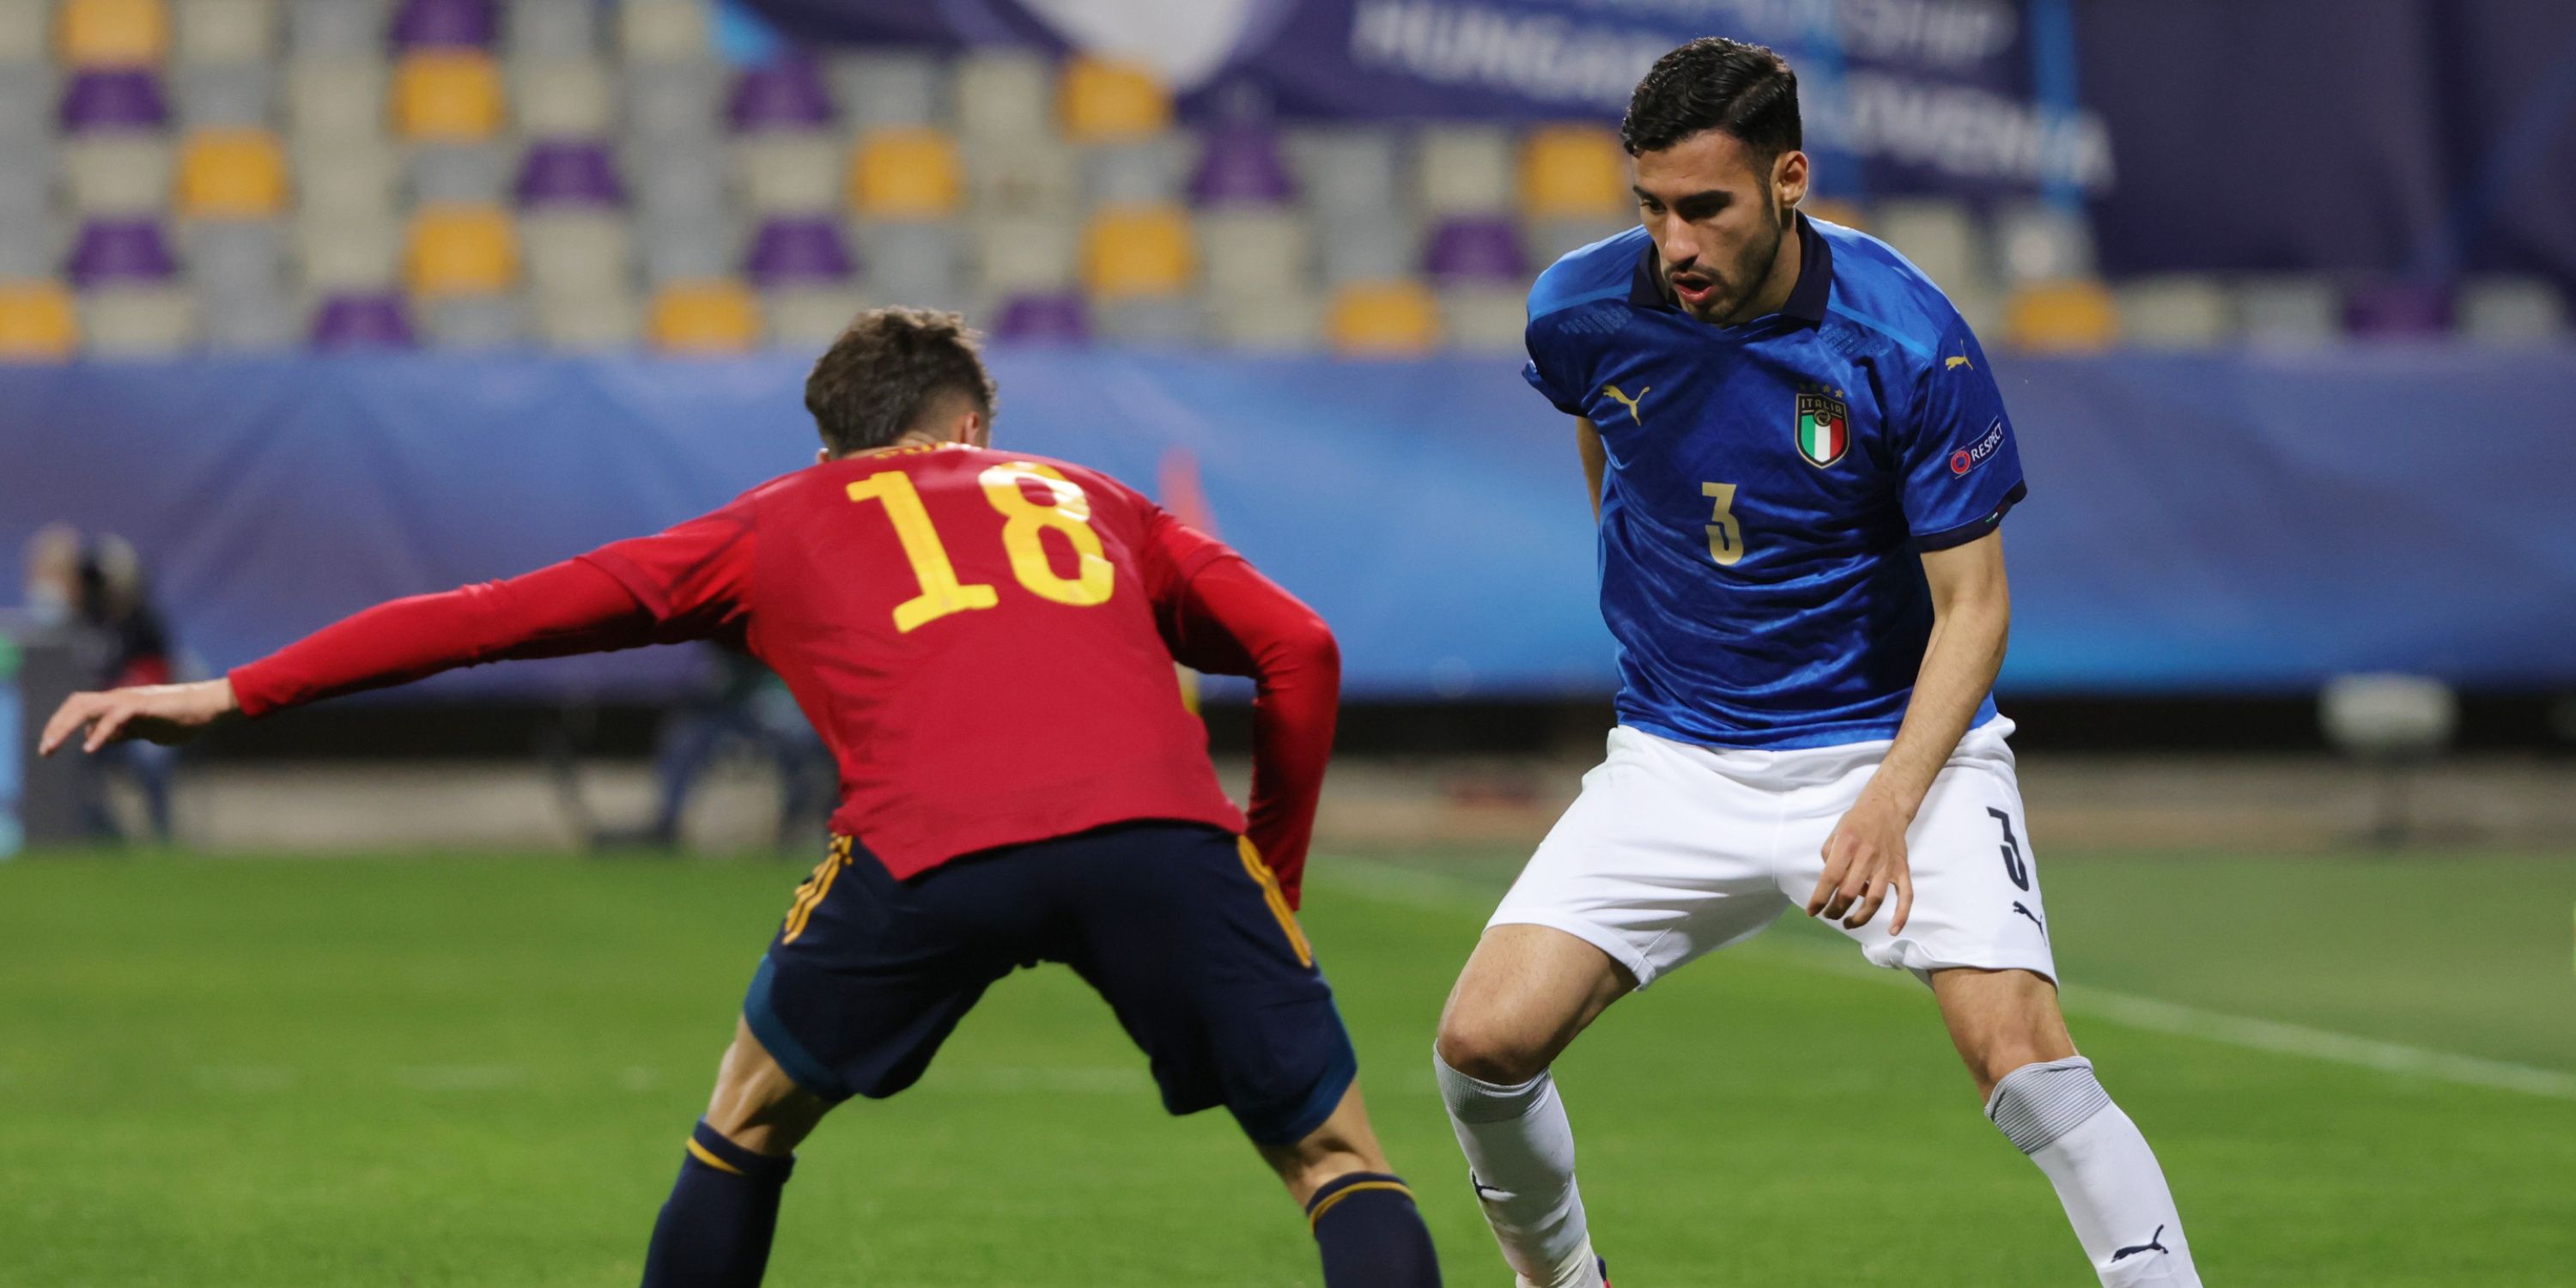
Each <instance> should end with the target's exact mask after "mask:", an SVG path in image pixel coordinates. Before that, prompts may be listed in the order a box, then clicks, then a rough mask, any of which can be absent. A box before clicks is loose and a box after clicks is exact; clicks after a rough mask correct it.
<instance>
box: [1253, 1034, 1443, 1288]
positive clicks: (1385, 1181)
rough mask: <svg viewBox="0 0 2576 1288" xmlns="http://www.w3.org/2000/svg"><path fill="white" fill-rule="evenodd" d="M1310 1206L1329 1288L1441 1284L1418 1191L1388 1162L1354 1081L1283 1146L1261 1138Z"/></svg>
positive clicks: (1291, 1191)
mask: <svg viewBox="0 0 2576 1288" xmlns="http://www.w3.org/2000/svg"><path fill="white" fill-rule="evenodd" d="M1256 1147H1257V1148H1258V1149H1260V1151H1261V1157H1262V1159H1263V1160H1264V1161H1266V1162H1268V1163H1269V1164H1270V1168H1271V1170H1272V1171H1275V1172H1277V1173H1279V1179H1280V1181H1281V1182H1283V1183H1285V1184H1286V1185H1287V1186H1288V1196H1289V1197H1290V1198H1293V1199H1295V1200H1296V1201H1297V1206H1298V1207H1300V1208H1302V1209H1303V1210H1304V1211H1305V1213H1306V1228H1307V1229H1308V1230H1310V1231H1312V1232H1313V1234H1314V1236H1315V1246H1316V1248H1317V1250H1318V1251H1319V1252H1320V1253H1321V1254H1322V1256H1323V1261H1324V1282H1325V1283H1326V1284H1328V1285H1331V1288H1346V1286H1348V1285H1374V1284H1385V1285H1389V1286H1390V1288H1411V1286H1413V1285H1437V1284H1438V1283H1439V1282H1440V1262H1439V1258H1438V1256H1437V1255H1436V1254H1435V1253H1434V1252H1433V1251H1432V1247H1431V1232H1430V1231H1429V1230H1428V1229H1425V1228H1424V1227H1423V1224H1422V1213H1421V1212H1420V1211H1419V1210H1418V1209H1416V1208H1415V1207H1414V1204H1413V1191H1412V1189H1411V1188H1409V1187H1407V1186H1406V1185H1405V1183H1404V1181H1403V1179H1402V1178H1400V1177H1398V1176H1397V1175H1396V1174H1395V1172H1394V1170H1393V1169H1392V1168H1390V1167H1389V1166H1388V1165H1387V1161H1386V1153H1385V1151H1383V1150H1381V1149H1379V1148H1378V1143H1377V1133H1376V1132H1375V1131H1373V1130H1371V1129H1370V1127H1369V1121H1368V1109H1367V1108H1366V1106H1364V1105H1362V1104H1361V1103H1360V1088H1359V1084H1358V1083H1357V1082H1353V1083H1352V1084H1351V1086H1350V1088H1349V1089H1348V1090H1346V1091H1344V1092H1343V1093H1342V1098H1341V1102H1340V1103H1339V1104H1337V1105H1335V1106H1334V1107H1333V1112H1332V1116H1331V1117H1328V1118H1326V1119H1325V1120H1324V1122H1323V1125H1322V1126H1320V1127H1317V1128H1315V1129H1314V1130H1313V1131H1310V1132H1308V1133H1306V1134H1305V1135H1304V1136H1303V1137H1301V1138H1299V1139H1298V1140H1296V1141H1295V1142H1293V1143H1290V1144H1286V1145H1257V1146H1256Z"/></svg>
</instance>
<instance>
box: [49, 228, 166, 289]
mask: <svg viewBox="0 0 2576 1288" xmlns="http://www.w3.org/2000/svg"><path fill="white" fill-rule="evenodd" d="M64 267H65V269H66V270H67V271H68V272H69V273H70V275H71V279H72V283H73V284H74V285H76V286H79V287H81V288H82V289H84V290H86V289H88V288H90V287H93V286H114V285H119V284H123V283H134V282H166V281H168V280H170V279H171V278H173V277H176V276H178V274H179V264H178V261H177V260H175V259H173V258H171V256H170V243H169V241H168V240H167V239H165V238H164V237H162V235H161V225H160V223H159V221H157V220H153V219H93V220H91V221H89V222H88V223H86V224H83V225H81V230H80V239H79V240H78V241H76V242H74V243H73V244H72V253H71V258H70V261H69V262H68V263H67V264H66V265H64Z"/></svg>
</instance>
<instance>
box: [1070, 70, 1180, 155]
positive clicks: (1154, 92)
mask: <svg viewBox="0 0 2576 1288" xmlns="http://www.w3.org/2000/svg"><path fill="white" fill-rule="evenodd" d="M1056 116H1057V119H1058V120H1059V121H1061V122H1062V123H1063V127H1064V135H1065V137H1066V138H1069V139H1072V140H1073V141H1074V142H1076V143H1114V142H1121V141H1126V140H1132V139H1142V138H1148V137H1151V136H1153V135H1156V134H1160V133H1162V132H1164V131H1165V130H1168V129H1170V128H1171V126H1172V96H1171V93H1170V91H1168V90H1166V89H1165V88H1164V87H1163V82H1162V79H1161V78H1160V77H1158V76H1156V75H1155V74H1154V72H1153V69H1152V68H1149V67H1144V66H1141V65H1139V64H1135V63H1128V62H1118V61H1113V60H1108V59H1102V58H1094V57H1089V56H1076V57H1075V58H1073V59H1072V60H1071V61H1070V62H1068V63H1066V64H1065V66H1064V70H1063V72H1062V74H1061V75H1060V76H1059V77H1058V78H1057V80H1056Z"/></svg>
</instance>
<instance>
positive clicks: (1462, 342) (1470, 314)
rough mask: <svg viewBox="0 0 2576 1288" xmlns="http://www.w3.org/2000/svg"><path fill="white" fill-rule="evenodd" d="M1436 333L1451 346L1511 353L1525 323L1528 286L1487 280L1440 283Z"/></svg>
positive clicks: (1518, 341) (1488, 351) (1519, 346)
mask: <svg viewBox="0 0 2576 1288" xmlns="http://www.w3.org/2000/svg"><path fill="white" fill-rule="evenodd" d="M1439 307H1440V335H1441V338H1442V340H1443V342H1444V343H1446V344H1447V345H1448V346H1449V347H1451V348H1454V349H1469V350H1476V351H1479V352H1485V353H1512V352H1517V351H1518V350H1519V349H1520V348H1521V343H1522V333H1523V332H1524V331H1525V330H1526V329H1527V328H1528V325H1529V289H1528V288H1527V287H1525V286H1517V285H1501V284H1489V285H1484V286H1452V287H1444V288H1442V289H1441V291H1440V294H1439Z"/></svg>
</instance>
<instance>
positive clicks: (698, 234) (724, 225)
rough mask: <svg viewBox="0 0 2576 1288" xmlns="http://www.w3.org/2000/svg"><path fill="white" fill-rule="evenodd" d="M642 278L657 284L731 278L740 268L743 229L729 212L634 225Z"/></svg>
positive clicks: (648, 217)
mask: <svg viewBox="0 0 2576 1288" xmlns="http://www.w3.org/2000/svg"><path fill="white" fill-rule="evenodd" d="M635 231H636V237H637V247H638V249H639V251H640V252H641V257H642V259H643V261H644V278H645V280H646V281H648V282H652V283H654V284H656V285H667V284H669V283H673V282H690V281H699V280H704V279H707V278H717V277H730V276H732V275H733V273H734V272H735V271H736V270H738V269H740V268H741V267H742V229H741V227H740V223H739V221H737V220H736V219H734V218H733V216H732V215H731V213H730V212H720V213H717V214H714V215H709V216H698V217H694V218H676V219H675V218H656V217H655V216H653V215H652V214H650V213H649V212H648V213H647V214H646V215H645V217H644V218H643V219H642V220H641V221H639V222H638V223H637V225H636V229H635Z"/></svg>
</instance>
